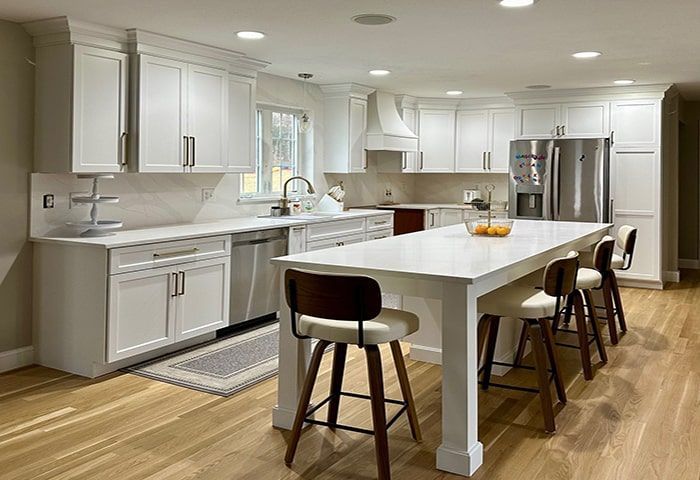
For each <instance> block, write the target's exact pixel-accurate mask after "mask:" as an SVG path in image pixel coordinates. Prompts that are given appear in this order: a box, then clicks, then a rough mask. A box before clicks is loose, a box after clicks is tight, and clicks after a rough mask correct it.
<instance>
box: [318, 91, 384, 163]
mask: <svg viewBox="0 0 700 480" xmlns="http://www.w3.org/2000/svg"><path fill="white" fill-rule="evenodd" d="M321 91H322V92H323V94H324V99H323V120H324V126H323V127H324V132H323V138H324V143H323V148H324V150H325V154H324V163H323V171H324V173H365V172H366V171H367V151H366V150H365V148H366V145H367V96H368V95H369V94H370V93H372V92H373V91H374V90H373V89H371V88H367V87H363V86H361V85H355V84H352V83H346V84H335V85H321Z"/></svg>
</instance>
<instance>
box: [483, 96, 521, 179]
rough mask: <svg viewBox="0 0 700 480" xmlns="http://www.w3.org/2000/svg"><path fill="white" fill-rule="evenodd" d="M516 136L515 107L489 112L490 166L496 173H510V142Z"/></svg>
mask: <svg viewBox="0 0 700 480" xmlns="http://www.w3.org/2000/svg"><path fill="white" fill-rule="evenodd" d="M514 137H515V114H514V110H513V109H510V108H509V109H505V110H492V111H490V112H489V149H488V150H489V153H488V168H489V171H490V172H494V173H508V166H509V161H508V160H509V158H510V142H511V140H513V138H514Z"/></svg>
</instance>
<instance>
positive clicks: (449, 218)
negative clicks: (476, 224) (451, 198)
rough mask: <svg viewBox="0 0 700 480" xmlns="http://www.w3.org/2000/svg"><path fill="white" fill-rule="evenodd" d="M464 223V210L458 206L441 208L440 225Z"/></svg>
mask: <svg viewBox="0 0 700 480" xmlns="http://www.w3.org/2000/svg"><path fill="white" fill-rule="evenodd" d="M458 223H462V210H461V209H458V208H441V209H440V226H441V227H447V226H448V225H457V224H458Z"/></svg>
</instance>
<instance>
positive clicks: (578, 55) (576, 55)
mask: <svg viewBox="0 0 700 480" xmlns="http://www.w3.org/2000/svg"><path fill="white" fill-rule="evenodd" d="M601 55H602V53H600V52H576V53H574V54H573V55H571V56H572V57H574V58H595V57H600V56H601Z"/></svg>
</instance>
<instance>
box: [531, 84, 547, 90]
mask: <svg viewBox="0 0 700 480" xmlns="http://www.w3.org/2000/svg"><path fill="white" fill-rule="evenodd" d="M525 88H529V89H530V90H546V89H547V88H552V86H551V85H528V86H527V87H525Z"/></svg>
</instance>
